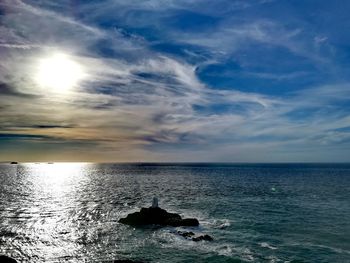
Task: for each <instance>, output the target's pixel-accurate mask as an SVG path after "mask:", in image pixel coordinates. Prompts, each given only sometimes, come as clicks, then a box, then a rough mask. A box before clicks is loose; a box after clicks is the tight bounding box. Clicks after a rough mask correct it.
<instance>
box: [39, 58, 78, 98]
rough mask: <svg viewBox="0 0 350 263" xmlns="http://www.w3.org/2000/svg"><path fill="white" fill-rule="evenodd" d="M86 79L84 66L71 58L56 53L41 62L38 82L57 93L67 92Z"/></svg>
mask: <svg viewBox="0 0 350 263" xmlns="http://www.w3.org/2000/svg"><path fill="white" fill-rule="evenodd" d="M83 77H84V72H83V69H82V66H81V65H79V63H78V62H76V61H74V59H72V58H71V57H70V56H68V55H66V54H63V53H56V54H54V55H52V56H50V57H47V58H43V59H40V60H39V63H38V68H37V75H36V82H37V83H38V85H40V86H41V87H44V88H48V89H51V90H52V91H55V92H65V91H68V90H71V89H72V88H73V87H75V86H76V85H77V84H78V83H79V81H81V80H82V79H83Z"/></svg>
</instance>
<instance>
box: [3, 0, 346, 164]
mask: <svg viewBox="0 0 350 263" xmlns="http://www.w3.org/2000/svg"><path fill="white" fill-rule="evenodd" d="M205 4H207V6H206V5H205ZM272 4H274V2H273V1H252V2H249V3H247V2H245V1H218V2H215V4H213V3H212V2H210V1H201V2H200V3H199V2H198V1H141V2H140V1H128V2H120V1H119V2H118V1H102V2H98V1H96V2H94V1H91V2H87V3H81V4H80V5H79V7H77V8H76V9H74V10H73V11H74V12H73V11H72V10H71V12H68V11H67V8H68V7H67V6H66V5H65V4H62V3H53V2H50V1H40V2H34V1H26V2H24V1H19V0H16V1H3V2H2V3H1V4H0V7H1V8H2V9H4V10H5V11H4V15H3V16H2V18H1V24H0V39H2V41H1V43H0V51H1V53H0V59H1V64H0V83H1V84H0V105H1V107H0V110H1V115H0V123H1V134H2V135H1V136H2V138H3V141H4V139H6V143H8V140H12V141H13V142H14V143H15V142H19V141H23V140H25V141H26V145H27V146H28V147H29V148H33V149H36V146H35V145H36V144H35V143H38V141H40V143H41V146H42V145H43V144H46V145H47V147H48V148H47V149H53V148H54V147H57V148H56V149H57V153H53V150H52V151H51V150H50V154H52V156H55V158H58V159H60V160H61V159H62V158H64V157H62V156H64V154H65V153H67V151H68V150H71V151H73V150H72V148H74V152H79V151H81V152H84V150H86V149H87V148H88V147H89V146H91V145H93V146H94V147H93V152H92V153H89V155H86V158H87V159H89V160H90V159H94V158H95V159H98V160H107V159H108V160H115V159H119V160H167V161H176V160H180V161H183V160H185V161H186V160H193V161H198V160H204V161H209V160H212V161H220V160H222V161H229V160H232V161H235V160H236V161H242V160H257V161H258V160H268V158H270V160H286V158H287V156H288V154H287V153H288V149H291V150H290V152H292V154H291V156H293V158H294V159H293V158H291V159H293V160H296V159H297V157H295V156H297V154H296V152H300V151H304V152H305V154H306V153H307V152H309V153H310V152H311V153H315V152H317V151H318V149H322V153H324V152H326V151H327V147H333V146H334V145H335V144H338V143H339V142H344V143H348V135H347V133H346V132H344V131H341V130H337V129H341V128H342V127H347V126H350V119H349V117H348V112H349V108H348V104H347V103H346V98H348V97H349V96H348V95H350V94H349V90H350V89H349V86H348V82H347V81H344V80H342V81H340V80H337V79H336V78H335V77H334V76H335V75H337V76H339V74H338V73H339V72H340V71H338V69H337V68H338V64H337V63H336V62H334V61H335V59H334V58H335V57H334V56H333V55H332V54H331V53H330V52H329V50H328V48H330V46H326V45H325V46H326V47H325V48H326V50H324V49H321V48H320V47H319V46H318V47H315V42H316V43H317V44H318V45H321V44H322V45H323V44H326V42H329V41H328V39H327V38H325V37H322V38H320V37H316V36H314V35H313V34H311V33H308V32H306V30H305V29H304V28H303V26H304V24H303V23H296V24H293V25H292V26H288V21H285V22H284V21H277V20H276V19H272V17H268V18H266V17H252V16H251V15H250V13H249V12H250V11H249V10H256V9H254V8H257V7H261V6H262V5H272ZM225 7H227V8H225ZM62 10H63V11H62ZM240 12H242V16H241V17H240V16H237V17H233V16H232V14H236V13H237V14H240ZM87 14H89V15H87ZM151 14H152V15H151ZM153 14H154V16H153ZM179 17H180V18H181V19H179ZM189 17H192V18H193V19H194V17H196V19H197V21H199V22H198V24H197V25H196V26H197V28H195V26H194V25H193V27H191V26H192V25H190V24H188V25H187V24H186V22H184V21H187V20H186V19H185V18H189ZM253 18H254V19H253ZM183 19H185V20H184V21H183ZM200 21H204V22H200ZM208 21H209V22H208ZM181 23H185V24H181ZM38 27H39V28H40V30H38ZM198 27H201V30H198ZM317 36H320V35H319V34H317ZM161 47H163V48H161ZM164 47H167V49H166V48H164ZM174 47H176V48H174ZM56 51H61V52H66V53H68V54H69V55H70V56H71V57H72V58H73V59H74V60H75V61H76V62H77V63H79V64H81V65H82V67H83V68H84V70H85V72H86V75H87V77H86V78H85V79H84V81H82V82H81V83H80V85H79V87H77V88H76V89H74V90H72V91H70V92H69V93H67V94H57V93H55V92H54V91H50V90H47V89H43V88H42V87H40V86H39V85H38V84H37V83H36V82H35V80H34V79H33V76H34V75H35V65H36V63H37V61H38V59H40V58H42V57H46V56H50V54H52V53H54V52H56ZM281 54H283V55H285V56H286V57H287V59H285V57H280V55H281ZM289 59H290V60H289ZM295 59H297V61H298V62H297V63H294V61H295ZM233 60H234V61H236V62H237V63H236V64H237V68H233V67H231V66H228V65H229V63H228V62H229V61H233ZM277 64H278V65H281V66H280V67H279V66H276V65H277ZM213 65H221V66H222V71H218V72H214V71H212V70H211V68H210V66H213ZM300 65H301V66H300ZM327 65H328V66H329V65H335V67H334V69H335V71H336V73H337V74H335V75H333V73H329V74H328V75H327V76H328V77H327V81H328V83H325V82H322V83H313V82H312V81H311V80H313V79H312V77H311V76H314V75H315V74H320V72H323V69H322V68H323V67H325V66H327ZM320 68H321V69H320ZM209 73H210V74H212V75H213V76H214V81H213V82H210V81H208V76H209V75H210V74H209ZM340 75H341V74H340ZM239 78H240V79H239ZM242 78H246V79H248V80H249V82H248V84H246V83H243V81H242ZM303 78H304V79H307V80H310V79H311V80H310V82H309V83H306V84H305V83H301V82H298V81H300V79H303ZM246 79H244V80H246ZM261 80H263V81H264V82H266V83H267V84H266V85H267V86H269V85H270V86H271V87H272V85H276V84H275V82H276V81H277V82H278V84H277V85H280V86H281V89H282V88H283V87H282V86H283V85H289V83H290V82H292V84H293V89H286V90H285V91H284V92H283V93H282V92H278V90H277V89H278V88H279V86H273V88H271V89H270V90H266V89H262V88H260V86H259V85H260V83H261V82H258V81H261ZM243 85H245V86H244V87H243V88H242V86H243ZM247 86H249V87H248V88H247ZM274 89H276V90H274ZM9 97H11V98H10V99H9ZM3 143H4V142H3ZM69 144H71V145H72V147H69V146H68V145H69ZM318 144H321V145H322V146H320V147H321V148H317V145H318ZM0 146H1V145H0ZM73 146H74V147H73ZM16 149H17V148H16ZM18 149H20V147H19V148H18ZM266 152H270V153H269V155H266ZM272 152H273V153H272ZM339 152H342V151H340V150H339ZM339 152H338V153H339ZM86 154H87V153H86ZM279 154H281V156H282V157H281V158H279V156H278V155H279ZM82 156H84V155H82ZM300 156H303V158H304V157H305V155H300ZM324 156H328V155H327V154H326V153H324ZM69 157H70V158H71V157H72V156H71V155H69ZM73 157H74V156H73ZM0 158H1V156H0ZM79 158H80V157H79ZM104 158H107V159H104ZM113 158H115V159H113ZM128 158H129V159H128ZM324 158H325V157H324Z"/></svg>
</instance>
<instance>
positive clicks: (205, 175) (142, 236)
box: [0, 163, 350, 262]
mask: <svg viewBox="0 0 350 263" xmlns="http://www.w3.org/2000/svg"><path fill="white" fill-rule="evenodd" d="M153 196H157V197H158V198H159V204H160V206H161V207H162V208H165V209H167V210H168V211H170V212H178V213H180V214H181V215H182V216H185V217H197V218H198V219H199V220H200V223H201V226H200V227H199V228H193V229H192V231H194V232H196V233H207V234H210V235H211V236H213V237H214V241H213V242H204V241H202V242H192V241H188V240H185V239H184V238H182V237H180V236H177V235H175V234H173V233H172V232H173V231H174V228H171V227H168V228H155V227H149V228H143V229H134V228H132V227H129V226H125V225H121V224H119V223H118V219H119V218H120V217H123V216H125V215H126V214H127V213H130V212H134V211H136V210H138V209H139V208H140V207H142V206H149V205H150V204H151V201H152V198H153ZM349 204H350V165H345V164H338V165H320V164H313V165H311V164H310V165H299V164H293V165H283V164H278V165H277V164H275V165H266V164H265V165H260V164H251V165H238V164H237V165H224V164H211V165H206V164H192V165H180V164H177V165H175V164H162V165H159V164H158V165H157V164H147V165H146V164H123V165H122V164H84V163H71V164H63V163H62V164H20V165H8V164H2V165H0V254H6V255H10V256H12V257H14V258H16V259H18V260H19V261H20V262H110V261H111V260H113V259H126V258H130V259H142V260H144V261H147V262H350V220H349V218H350V205H349ZM177 229H182V228H177Z"/></svg>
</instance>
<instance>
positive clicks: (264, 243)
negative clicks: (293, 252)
mask: <svg viewBox="0 0 350 263" xmlns="http://www.w3.org/2000/svg"><path fill="white" fill-rule="evenodd" d="M260 246H261V247H266V248H269V249H272V250H275V249H277V247H274V246H271V245H270V244H269V243H267V242H261V243H260Z"/></svg>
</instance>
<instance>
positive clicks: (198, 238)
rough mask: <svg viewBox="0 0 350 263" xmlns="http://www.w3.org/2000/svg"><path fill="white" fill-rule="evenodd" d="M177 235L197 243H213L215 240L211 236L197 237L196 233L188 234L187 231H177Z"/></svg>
mask: <svg viewBox="0 0 350 263" xmlns="http://www.w3.org/2000/svg"><path fill="white" fill-rule="evenodd" d="M175 233H176V234H178V235H180V236H182V237H184V238H186V239H188V240H192V241H195V242H198V241H202V240H203V241H213V240H214V239H213V238H212V237H211V236H209V235H202V236H195V233H193V232H191V231H190V232H186V231H177V232H175Z"/></svg>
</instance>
